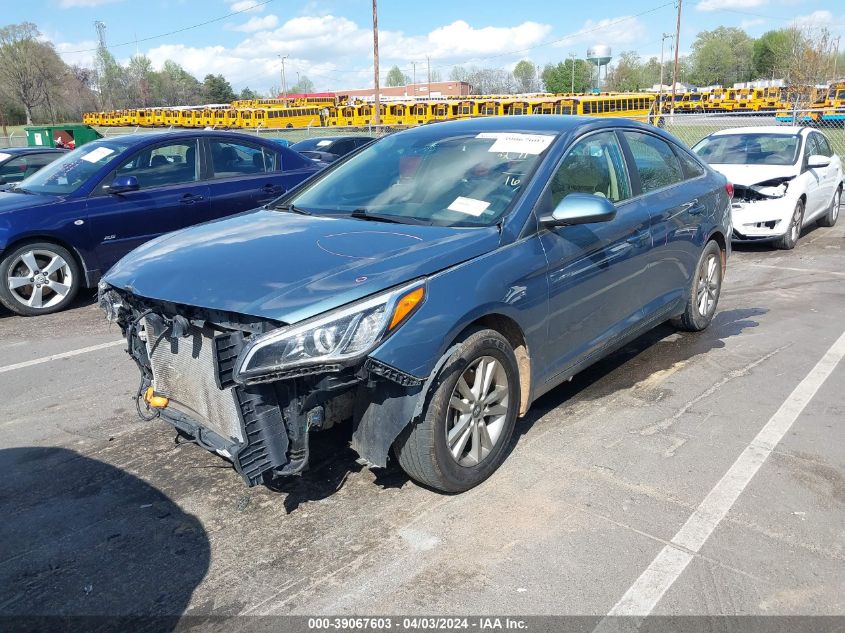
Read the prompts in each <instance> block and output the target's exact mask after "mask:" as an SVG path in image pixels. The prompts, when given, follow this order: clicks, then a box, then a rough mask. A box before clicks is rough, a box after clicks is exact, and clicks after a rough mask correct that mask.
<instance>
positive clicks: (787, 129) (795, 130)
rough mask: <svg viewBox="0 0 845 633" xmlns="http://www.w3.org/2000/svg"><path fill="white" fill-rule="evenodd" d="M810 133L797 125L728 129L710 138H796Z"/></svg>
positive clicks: (715, 133)
mask: <svg viewBox="0 0 845 633" xmlns="http://www.w3.org/2000/svg"><path fill="white" fill-rule="evenodd" d="M809 131H810V130H808V129H807V128H804V127H799V126H797V125H761V126H756V127H751V126H748V127H733V128H726V129H724V130H717V131H715V132H712V133H710V136H725V135H728V134H780V135H783V136H795V135H796V134H801V133H802V132H809Z"/></svg>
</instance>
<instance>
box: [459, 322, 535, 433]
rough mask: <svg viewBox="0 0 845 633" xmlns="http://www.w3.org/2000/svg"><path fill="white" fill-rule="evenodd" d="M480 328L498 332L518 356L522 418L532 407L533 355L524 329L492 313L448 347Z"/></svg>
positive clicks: (472, 323)
mask: <svg viewBox="0 0 845 633" xmlns="http://www.w3.org/2000/svg"><path fill="white" fill-rule="evenodd" d="M478 328H484V329H489V330H494V331H496V332H498V333H499V334H501V335H502V336H504V337H505V339H506V340H507V341H508V343H509V344H510V346H511V349H513V353H514V356H516V365H517V370H518V371H519V394H520V399H519V413H518V415H519V416H520V417H522V416H524V415H525V414H526V413H527V412H528V407H529V406H531V354H530V351H529V349H528V343H527V342H526V340H525V334H524V333H523V331H522V328H521V327H520V325H519V323H517V322H516V321H515V320H514V319H512V318H511V317H509V316H506V315H504V314H502V313H499V312H490V313H488V314H484V315H482V316H479V317H476V318H475V319H474V320H473V321H471V322H470V323H468V324H467V325H466V326H465V327H464V328H463V329H462V330H461V331H460V333H459V334H458V335H457V336H455V337H454V338H453V339H452V341H450V343H449V345H447V346H446V347H447V348H448V347H451V346H452V345H454V344H455V343H456V342H458V341H460V340H461V339H462V338H464V337H465V336H466V334H467V333H468V332H469V331H471V330H474V329H478Z"/></svg>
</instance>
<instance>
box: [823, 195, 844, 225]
mask: <svg viewBox="0 0 845 633" xmlns="http://www.w3.org/2000/svg"><path fill="white" fill-rule="evenodd" d="M840 204H842V185H839V187H837V188H836V191H835V192H834V194H833V200H832V201H831V203H830V209H828V211H827V213H825V214H824V215H823V216H822V217H820V218H819V220H818V225H819V226H833V225H834V224H836V221H837V220H838V219H839V205H840Z"/></svg>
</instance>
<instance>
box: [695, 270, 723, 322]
mask: <svg viewBox="0 0 845 633" xmlns="http://www.w3.org/2000/svg"><path fill="white" fill-rule="evenodd" d="M718 266H719V262H718V261H716V256H715V255H711V256H710V257H708V258H707V259H706V260H704V261H703V262H702V263H701V269H700V270H699V271H698V295H697V296H696V303H697V305H698V313H699V314H700V315H701V316H703V317H706V316H708V315H709V314H710V312H711V311H712V310H713V306H715V305H716V300H717V299H718V292H719V276H718Z"/></svg>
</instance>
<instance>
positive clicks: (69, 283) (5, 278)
mask: <svg viewBox="0 0 845 633" xmlns="http://www.w3.org/2000/svg"><path fill="white" fill-rule="evenodd" d="M81 285H82V273H81V272H80V270H79V266H78V264H77V263H76V259H75V258H74V256H73V254H72V253H71V252H70V251H68V250H67V249H66V248H64V247H62V246H59V245H58V244H52V243H50V242H33V243H30V244H22V245H21V246H18V247H17V248H15V249H13V250H12V251H11V252H9V253H8V254H7V255H6V256H5V257H4V258H3V259H2V260H0V303H2V304H3V305H4V306H6V307H7V308H9V310H11V311H12V312H14V313H15V314H19V315H21V316H37V315H39V314H50V313H51V312H58V311H59V310H64V309H65V308H66V307H67V306H68V305H70V303H71V302H72V301H73V298H74V297H75V296H76V293H77V292H79V288H80V286H81Z"/></svg>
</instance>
